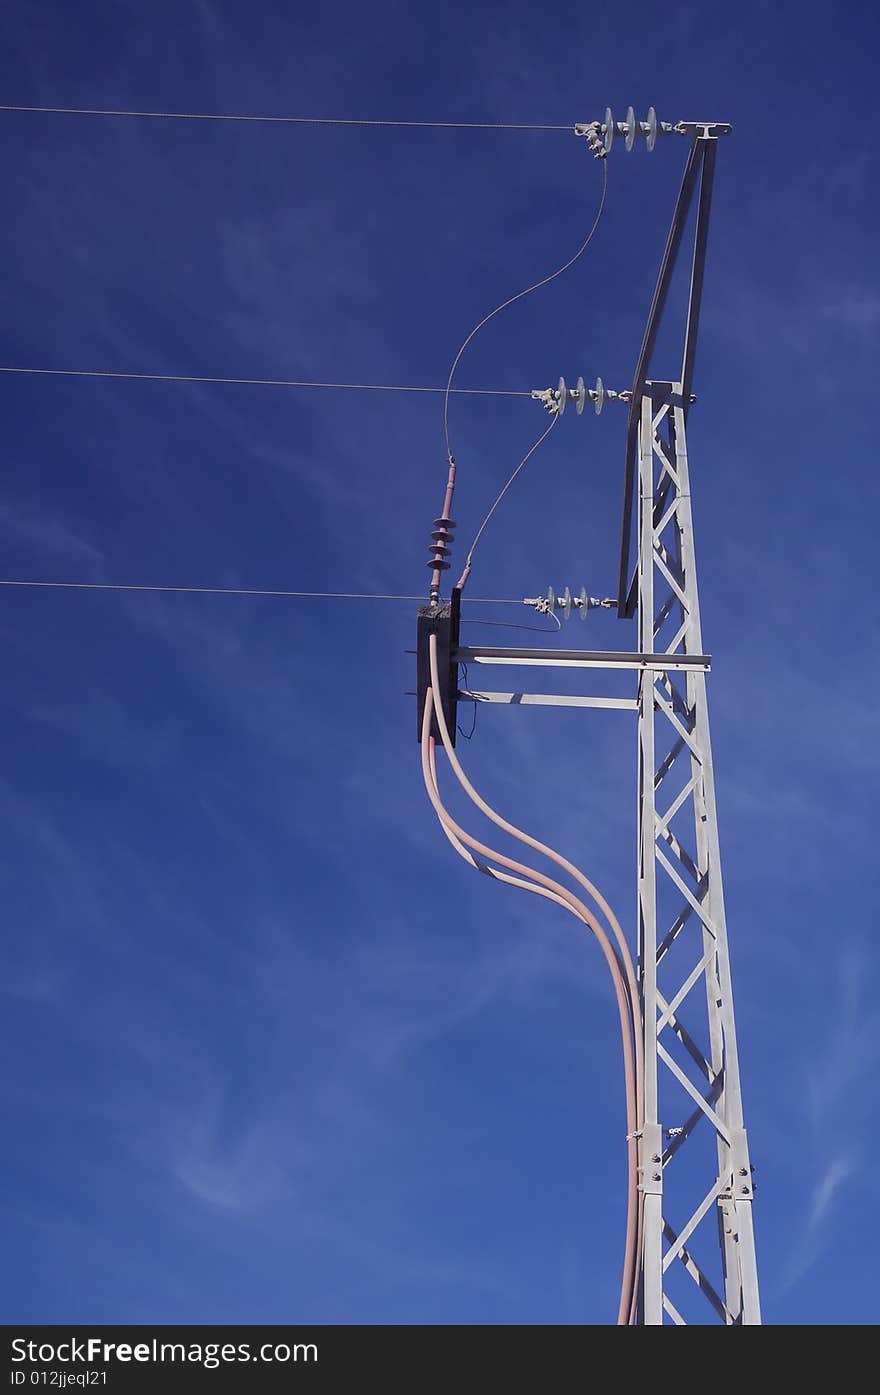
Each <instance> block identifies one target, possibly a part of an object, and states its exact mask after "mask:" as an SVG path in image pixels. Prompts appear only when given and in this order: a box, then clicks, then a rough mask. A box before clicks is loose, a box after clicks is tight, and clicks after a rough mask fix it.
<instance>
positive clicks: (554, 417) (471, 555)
mask: <svg viewBox="0 0 880 1395" xmlns="http://www.w3.org/2000/svg"><path fill="white" fill-rule="evenodd" d="M558 420H559V413H558V412H554V413H553V415H552V417H551V418H550V425H549V426H548V427H547V429H546V431H542V432H541V435H540V436H539V437H538V439H537V441H535V443H534V445H532V446H531V447H530V449H529V450H528V451H527V452H526V454H525V455H524V456H523V458H522V460H521V461H520V462H519V464H518V465H517V467H516V469H515V470H514V472H513V474H512V475H511V476H510V478H509V479H508V481H507V483H506V484H505V486H504V488H503V489H502V490H500V492H499V493H498V494H497V495H496V496H495V501H494V503H493V504H492V507H491V508H490V510H489V512H488V513H487V514H486V517H485V518H484V519H483V521H482V523H481V524H480V526H479V528H478V529H477V532H476V536H475V538H474V540H473V542H472V543H471V545H470V550H469V551H468V555H467V558H466V559H465V564H464V571H463V572H462V576H461V580H460V581H459V583H458V585H459V586H460V587H463V586H464V584H465V582H466V581H467V578H468V574H469V572H470V569H471V562H472V561H473V559H474V553H475V552H476V550H477V543H478V542H479V541H480V538H481V537H482V536H483V534H484V532H485V531H486V528H487V527H488V525H489V522H490V521H491V519H492V517H493V515H494V513H495V510H496V509H497V508H498V505H499V504H500V503H501V500H502V499H503V498H504V496H505V494H506V493H507V491H508V489H509V488H510V486H511V485H512V484H513V482H514V480H515V479H516V477H517V475H518V474H519V473H520V471H521V470H522V469H523V467H524V466H525V465H526V464H528V462H529V461H530V460H531V458H532V456H533V455H534V454H535V451H536V450H537V449H538V447H539V446H541V445H543V443H544V442H545V441H546V439H547V437H548V436H549V435H550V432H551V431H552V430H553V428H554V426H555V425H556V423H557V421H558Z"/></svg>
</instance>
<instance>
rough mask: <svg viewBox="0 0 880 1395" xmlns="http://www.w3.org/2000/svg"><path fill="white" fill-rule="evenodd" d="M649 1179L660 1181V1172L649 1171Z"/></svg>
mask: <svg viewBox="0 0 880 1395" xmlns="http://www.w3.org/2000/svg"><path fill="white" fill-rule="evenodd" d="M651 1180H652V1181H654V1182H659V1181H660V1173H659V1172H652V1173H651ZM745 1190H746V1189H745V1187H743V1191H745Z"/></svg>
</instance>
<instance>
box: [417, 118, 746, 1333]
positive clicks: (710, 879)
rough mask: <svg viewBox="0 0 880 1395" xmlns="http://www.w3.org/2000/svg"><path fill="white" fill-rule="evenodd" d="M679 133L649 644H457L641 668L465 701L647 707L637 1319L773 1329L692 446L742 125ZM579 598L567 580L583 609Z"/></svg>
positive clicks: (633, 504) (646, 547)
mask: <svg viewBox="0 0 880 1395" xmlns="http://www.w3.org/2000/svg"><path fill="white" fill-rule="evenodd" d="M633 120H634V118H632V117H631V114H630V116H629V117H628V120H627V123H624V129H628V130H629V131H630V132H632V131H634V129H635V128H634V125H633ZM646 125H647V126H648V134H650V129H651V127H650V123H646ZM585 129H586V128H585ZM597 129H598V128H597ZM611 129H612V123H611V121H610V115H609V118H608V119H607V120H606V123H605V125H604V126H602V127H601V130H602V131H603V132H604V134H605V136H606V138H607V136H608V133H609V130H611ZM665 129H666V130H667V131H669V132H672V131H675V132H677V133H678V134H680V135H682V136H685V137H687V138H688V139H690V142H691V145H690V151H689V154H688V159H687V162H686V165H685V170H684V175H683V178H682V183H681V188H680V190H679V194H678V199H677V202H676V205H675V210H674V212H673V217H672V223H671V226H670V229H669V235H668V237H667V241H666V248H665V251H664V253H663V259H662V262H661V265H660V272H659V276H658V279H657V284H656V288H655V291H654V298H653V301H652V304H651V309H650V312H649V315H648V323H647V327H646V329H645V335H644V339H643V341H642V347H641V352H640V354H639V360H638V365H637V368H636V373H635V378H634V381H633V386H632V391H631V392H625V393H612V394H608V396H609V397H611V398H614V399H616V400H619V401H628V403H629V419H628V424H627V444H626V462H625V463H626V469H625V474H624V491H623V527H622V535H621V549H620V570H619V576H618V589H617V597H616V602H615V601H614V600H611V601H609V602H607V603H608V604H610V605H612V606H613V605H614V604H615V603H616V605H617V612H618V615H619V616H620V618H621V619H631V618H633V617H637V620H638V644H637V648H636V650H635V652H633V651H610V650H565V649H550V648H545V649H518V648H496V647H490V646H485V645H479V646H463V645H459V644H458V640H457V633H456V636H455V640H454V642H453V644H452V648H451V651H450V654H451V659H452V666H453V670H454V668H455V664H456V662H457V663H471V662H473V663H475V664H490V665H491V664H503V665H511V664H513V665H521V666H524V667H547V668H568V669H570V668H581V669H583V670H585V671H591V670H597V671H601V670H608V671H609V672H617V673H618V674H619V672H620V671H621V670H629V671H631V672H632V673H633V674H634V676H635V679H636V683H637V687H636V689H635V692H634V695H633V696H632V697H626V698H624V697H608V696H598V695H597V696H580V695H579V696H572V695H570V694H547V693H544V694H537V693H524V692H515V693H496V692H479V693H474V692H458V693H457V695H456V696H457V699H458V700H459V701H479V702H481V703H503V704H510V703H518V704H523V703H526V704H535V705H538V704H540V705H550V706H554V707H564V706H569V707H580V708H582V709H590V708H610V709H614V710H617V711H620V712H622V713H623V712H630V713H635V714H636V718H637V722H638V868H637V901H638V978H639V990H640V999H641V1001H640V1006H641V1014H642V1021H643V1029H644V1048H645V1049H644V1056H645V1063H644V1078H643V1080H642V1082H641V1083H642V1085H643V1088H644V1102H645V1117H644V1125H643V1127H642V1128H641V1130H640V1131H637V1132H638V1133H639V1184H640V1202H639V1205H640V1208H641V1219H642V1226H641V1235H642V1244H641V1250H640V1254H639V1260H638V1305H637V1311H636V1321H638V1322H639V1323H642V1324H651V1325H659V1324H662V1323H674V1324H679V1325H682V1324H688V1323H694V1322H701V1321H709V1322H721V1323H724V1324H726V1325H754V1324H758V1323H760V1321H761V1309H760V1301H759V1296H758V1276H757V1265H756V1260H755V1240H754V1232H753V1229H752V1199H753V1192H754V1184H753V1179H752V1167H751V1162H750V1159H749V1151H748V1144H747V1141H746V1132H745V1128H744V1125H743V1104H742V1094H741V1089H740V1070H739V1056H738V1050H737V1040H736V1024H735V1021H734V1013H733V994H732V989H731V970H730V956H729V951H728V938H727V923H726V918H725V911H724V893H723V889H722V883H721V864H720V857H719V839H718V822H717V815H716V808H715V780H714V775H713V769H712V746H711V741H710V737H709V714H708V708H707V705H706V677H707V673H708V671H709V668H710V660H709V658H708V656H707V655H706V654H705V653H704V652H703V637H702V630H701V625H700V604H699V596H698V591H697V573H696V564H695V552H694V531H693V519H692V515H691V490H690V471H689V466H688V453H687V439H686V433H687V418H688V412H689V408H690V404H691V402H692V401H693V400H694V399H693V397H692V393H691V387H692V380H693V371H694V361H695V357H696V344H697V334H698V330H699V320H700V305H701V300H702V290H703V272H704V267H705V260H706V245H707V235H708V225H709V214H710V210H711V202H712V184H713V178H714V171H715V159H716V152H717V145H718V138H719V137H720V136H723V135H726V134H727V133H728V132H729V131H730V127H729V126H728V125H726V124H725V123H721V122H679V123H678V124H677V125H676V126H675V127H666V128H665ZM609 143H610V142H609ZM629 144H630V142H628V145H629ZM697 189H699V196H698V199H697V211H696V217H695V220H694V244H693V258H692V263H691V274H690V288H689V293H688V302H687V316H686V321H685V330H684V349H683V355H682V361H681V369H680V371H679V372H678V374H677V377H676V378H675V380H664V381H660V380H656V379H651V378H649V377H648V372H649V369H650V364H651V358H652V354H653V351H654V345H655V342H656V339H657V335H658V330H659V328H660V324H661V321H662V318H663V314H664V309H665V306H666V301H667V297H668V293H669V289H670V284H671V280H672V275H673V271H674V268H675V264H676V261H677V258H678V254H679V251H680V249H681V244H682V239H683V236H684V232H685V228H686V225H687V221H688V215H689V211H690V208H691V205H692V204H693V202H694V195H695V193H696V191H697ZM603 394H604V389H603V388H602V384H601V380H599V381H598V382H597V388H596V391H595V392H592V393H591V394H590V396H591V397H592V398H593V399H594V401H596V410H597V411H599V410H601V406H602V401H603ZM533 396H536V397H539V398H541V399H543V400H544V401H545V403H546V405H547V406H548V407H550V408H551V409H553V408H554V407H555V408H556V409H558V410H559V411H561V410H562V409H563V408H564V404H565V401H566V399H568V400H573V401H575V402H576V403H577V410H578V414H579V415H580V413H581V411H582V410H583V406H584V403H585V401H586V391H585V389H584V386H583V382H582V381H581V382H579V385H578V389H577V390H576V391H575V392H569V391H568V390H567V389H566V388H565V384H564V380H560V384H559V389H558V391H556V392H555V393H554V392H553V390H552V389H546V390H543V391H536V392H535V393H533ZM633 553H634V554H635V559H636V560H635V564H634V566H632V568H631V560H630V559H631V554H633ZM527 604H539V605H540V606H541V607H543V608H544V609H547V608H549V609H551V610H552V609H553V608H554V606H556V607H558V606H559V602H558V601H557V600H556V598H555V597H554V593H553V592H552V590H551V591H550V592H549V593H548V598H547V600H541V601H540V602H539V601H537V600H535V601H528V602H527ZM573 604H577V603H576V602H573V601H572V597H571V595H570V593H569V591H568V590H566V600H565V603H564V606H563V609H564V610H565V613H566V616H567V615H568V614H569V612H570V611H571V608H572V605H573ZM580 604H581V610H582V613H583V614H584V615H585V614H586V611H587V609H588V608H589V605H590V604H606V602H599V601H597V602H588V599H587V596H586V592H585V591H584V593H583V596H582V600H581V603H580ZM453 683H454V678H450V685H452V684H453ZM424 684H425V679H424V676H423V678H422V685H423V688H424ZM453 691H454V688H453ZM630 1137H632V1135H630Z"/></svg>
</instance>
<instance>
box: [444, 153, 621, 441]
mask: <svg viewBox="0 0 880 1395" xmlns="http://www.w3.org/2000/svg"><path fill="white" fill-rule="evenodd" d="M600 163H601V165H602V194H601V197H600V199H599V207H598V209H597V210H596V216H595V218H594V219H593V226H592V227H591V228H590V231H589V232H588V233H587V236H586V237H585V238H584V241H583V242H582V243H581V245H580V247H579V248H578V249H577V251H576V252H575V254H574V256H573V257H570V258H569V259H568V261H567V262H566V263H565V265H564V266H561V267H559V268H558V270H556V271H554V272H551V274H550V275H549V276H545V277H544V278H543V280H541V281H536V282H535V284H534V285H533V286H526V288H525V290H522V291H517V293H516V295H512V296H511V297H510V299H509V300H505V301H503V302H502V303H501V305H496V306H495V308H494V310H490V311H489V313H488V315H484V316H483V318H482V320H480V322H479V324H477V325H474V327H473V329H472V330H471V332H470V334H469V335H468V337H467V339H465V341H464V343H463V344H462V346H461V348H460V349H459V351H458V353H457V354H456V355H455V358H454V359H453V361H452V367H451V368H450V370H449V378H448V380H447V383H446V395H445V398H444V401H443V437H444V440H445V442H446V457H447V459H448V460H449V461H450V463H451V462H452V460H453V458H454V457H453V454H452V447H451V445H450V441H449V398H450V395H451V394H452V392H454V391H455V389H454V388H453V386H452V380H453V378H454V377H455V370H456V369H457V368H458V365H459V362H460V360H461V356H462V354H463V353H464V351H465V349H466V348H467V347H468V345H469V344H470V342H471V340H472V339H473V337H474V335H475V334H477V333H478V332H479V331H480V330H481V329H482V328H483V326H484V325H486V324H488V323H489V321H490V320H491V319H494V317H495V316H496V315H498V314H500V313H501V311H502V310H506V309H507V307H508V306H509V305H514V304H515V303H516V301H518V300H522V299H523V297H524V296H527V295H531V293H532V291H537V290H540V288H541V287H542V286H549V284H550V282H551V281H555V280H556V278H557V276H561V275H562V273H563V272H564V271H568V269H569V267H572V266H574V264H575V262H576V261H577V260H578V258H579V257H581V256H583V254H584V252H586V250H587V248H588V247H589V245H590V243H591V242H592V240H593V236H594V234H595V232H596V229H597V228H598V226H599V223H600V221H601V219H602V214H603V212H604V211H605V196H606V194H607V193H608V161H607V160H602V161H600Z"/></svg>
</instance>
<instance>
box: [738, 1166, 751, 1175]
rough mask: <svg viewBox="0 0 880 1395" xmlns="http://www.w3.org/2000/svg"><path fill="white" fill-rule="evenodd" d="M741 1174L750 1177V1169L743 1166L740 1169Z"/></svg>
mask: <svg viewBox="0 0 880 1395" xmlns="http://www.w3.org/2000/svg"><path fill="white" fill-rule="evenodd" d="M739 1175H740V1177H748V1175H749V1169H748V1168H747V1167H741V1168H740V1170H739Z"/></svg>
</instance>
